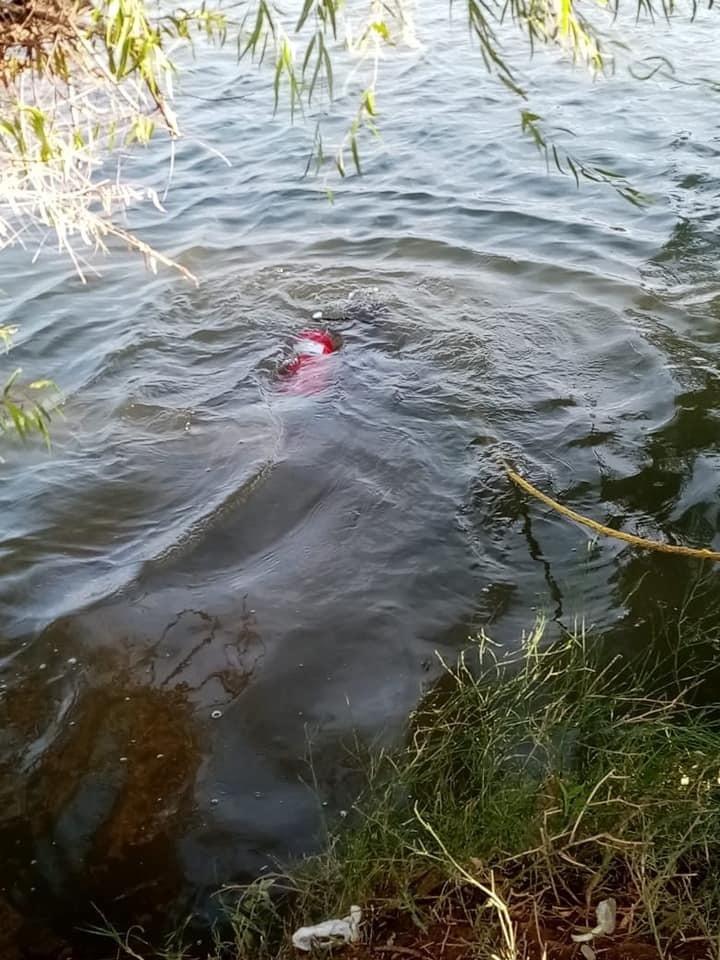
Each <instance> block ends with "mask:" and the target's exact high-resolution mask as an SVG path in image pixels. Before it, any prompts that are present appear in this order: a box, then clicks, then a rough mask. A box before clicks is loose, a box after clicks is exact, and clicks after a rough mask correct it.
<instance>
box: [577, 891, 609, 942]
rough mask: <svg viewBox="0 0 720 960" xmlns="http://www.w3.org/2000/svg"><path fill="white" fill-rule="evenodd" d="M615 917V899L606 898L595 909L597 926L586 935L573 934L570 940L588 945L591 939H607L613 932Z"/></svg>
mask: <svg viewBox="0 0 720 960" xmlns="http://www.w3.org/2000/svg"><path fill="white" fill-rule="evenodd" d="M616 915H617V904H616V902H615V898H614V897H608V899H607V900H601V901H600V903H599V904H598V905H597V907H596V908H595V916H596V917H597V926H595V927H593V928H592V930H589V931H588V932H587V933H573V934H572V939H573V940H574V941H575V943H589V942H590V941H591V940H592V939H593V937H609V936H610V934H611V933H614V932H615V920H616Z"/></svg>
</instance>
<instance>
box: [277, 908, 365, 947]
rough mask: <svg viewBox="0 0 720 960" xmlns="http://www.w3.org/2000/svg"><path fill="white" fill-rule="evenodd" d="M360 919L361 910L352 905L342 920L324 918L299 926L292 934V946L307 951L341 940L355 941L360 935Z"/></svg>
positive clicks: (333, 944)
mask: <svg viewBox="0 0 720 960" xmlns="http://www.w3.org/2000/svg"><path fill="white" fill-rule="evenodd" d="M361 920H362V910H361V909H360V907H356V906H352V907H350V914H349V916H347V917H343V919H342V920H325V921H323V923H316V924H313V926H311V927H300V929H299V930H296V931H295V933H294V934H293V935H292V943H293V946H294V947H295V949H296V950H304V951H305V952H306V953H307V952H309V951H310V950H312V949H313V948H315V947H332V946H337V944H338V943H343V942H344V943H356V942H357V940H358V939H359V937H360V921H361Z"/></svg>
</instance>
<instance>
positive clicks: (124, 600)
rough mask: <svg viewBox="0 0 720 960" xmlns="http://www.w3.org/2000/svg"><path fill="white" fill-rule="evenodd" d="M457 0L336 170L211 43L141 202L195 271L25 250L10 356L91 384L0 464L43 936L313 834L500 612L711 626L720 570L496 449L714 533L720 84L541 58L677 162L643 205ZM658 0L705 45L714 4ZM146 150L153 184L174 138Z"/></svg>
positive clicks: (306, 844)
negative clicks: (586, 170) (557, 130)
mask: <svg viewBox="0 0 720 960" xmlns="http://www.w3.org/2000/svg"><path fill="white" fill-rule="evenodd" d="M425 6H426V7H428V9H430V10H432V9H433V5H427V4H426V5H425ZM438 17H439V14H438V13H437V9H436V12H435V13H434V14H427V15H423V16H420V17H419V33H420V37H421V39H422V37H423V36H425V37H426V38H427V37H429V36H432V37H433V38H434V39H433V43H432V44H431V45H429V46H428V47H427V48H426V49H424V50H418V51H414V52H410V53H406V54H403V55H401V56H399V57H398V58H397V60H395V61H394V62H392V63H389V64H387V70H386V71H385V72H384V74H383V77H384V79H383V80H382V81H381V85H380V91H379V103H380V106H381V108H382V110H383V113H384V116H383V119H382V135H383V139H382V141H381V142H379V143H378V144H375V145H371V146H369V147H367V153H366V171H365V175H364V176H363V177H362V178H357V177H349V178H348V179H347V180H346V181H344V182H339V181H337V180H334V179H333V180H331V181H330V186H332V188H333V190H334V193H335V199H334V203H330V202H329V201H328V199H327V196H326V191H325V183H324V181H323V180H322V179H320V180H318V179H310V178H307V179H305V178H303V176H302V174H303V171H304V168H305V162H306V159H307V152H308V149H309V145H310V142H311V139H312V129H311V127H308V126H305V127H303V126H296V127H294V128H291V127H290V126H289V125H288V123H287V122H286V120H285V119H284V118H282V117H280V116H278V117H276V118H272V116H271V93H270V91H269V81H268V78H267V76H265V77H264V78H263V77H260V78H258V76H257V74H256V73H254V72H253V71H252V70H251V69H250V68H249V67H242V68H238V66H237V65H236V64H235V63H234V61H233V60H232V58H231V57H230V56H229V55H227V56H226V55H221V56H215V55H214V56H213V58H212V61H211V62H210V63H208V62H205V61H203V62H202V63H198V65H197V66H195V67H191V68H189V70H188V72H187V74H186V75H185V78H184V81H183V86H182V89H181V91H180V96H179V106H180V110H181V113H182V114H183V115H184V117H185V122H186V125H187V126H188V127H189V129H190V130H191V132H192V134H193V139H192V140H191V141H189V142H188V143H186V144H184V145H182V146H181V147H180V148H179V150H178V155H177V158H176V164H175V171H174V175H173V181H172V184H171V190H170V193H169V195H168V199H167V207H168V213H167V216H165V217H160V215H158V214H154V215H152V216H151V215H149V214H145V213H142V214H138V216H137V219H136V223H137V226H138V227H139V228H141V229H143V230H144V231H145V234H144V235H145V236H146V237H147V238H148V239H150V240H151V241H152V242H153V243H156V244H157V245H158V246H160V247H161V248H163V249H169V250H171V251H172V252H174V253H175V254H176V255H177V256H178V257H179V258H180V260H181V261H182V262H183V263H185V264H186V265H187V266H189V267H190V268H191V269H192V270H194V271H195V272H196V273H197V274H198V275H199V276H200V277H201V278H202V281H203V282H202V284H201V286H200V288H199V289H198V290H195V289H193V288H191V287H190V286H188V285H187V284H186V283H184V282H183V281H182V280H180V279H178V278H177V277H175V276H174V275H172V274H170V273H169V272H165V273H162V274H161V275H160V276H158V277H151V276H149V275H146V274H144V273H143V271H142V268H141V266H140V265H139V264H138V263H137V262H135V261H133V260H130V259H128V258H127V257H126V256H125V255H124V254H120V255H119V256H118V257H117V258H115V260H114V261H113V263H112V264H109V265H108V267H107V269H105V270H104V272H103V276H102V277H100V278H94V277H91V278H90V282H89V283H88V284H87V285H86V286H83V285H82V284H81V283H80V282H79V281H78V280H77V278H76V277H74V276H73V274H72V270H71V268H69V267H68V265H67V264H65V263H63V262H61V261H59V260H54V259H52V258H49V259H47V260H45V261H43V260H42V258H41V260H40V263H39V264H38V265H30V264H29V262H28V259H27V258H24V257H22V256H20V255H19V254H16V253H14V254H13V255H12V256H7V255H4V258H3V264H4V270H3V279H2V289H3V291H4V298H3V300H2V301H1V302H0V322H10V323H13V324H16V325H18V326H19V327H20V334H19V337H18V346H17V348H16V350H15V352H14V354H13V356H12V357H11V358H10V360H12V361H13V364H12V365H13V366H14V365H20V366H23V367H24V369H25V371H26V372H27V373H30V374H31V375H37V376H39V375H40V374H42V375H47V376H50V377H53V378H54V379H55V380H56V381H57V382H58V383H59V384H60V385H61V386H62V388H63V390H64V392H65V395H66V398H67V402H66V404H65V408H64V418H63V419H57V420H56V422H55V425H54V448H53V451H52V454H51V455H48V454H47V453H46V452H45V451H44V450H43V449H41V448H40V447H39V446H29V447H22V446H21V445H13V444H5V446H4V447H3V455H4V457H5V462H4V463H3V464H2V465H1V466H0V471H1V473H2V484H1V485H0V500H1V501H2V505H1V507H0V509H1V510H2V517H3V530H2V534H3V536H2V542H1V543H0V573H1V574H2V579H1V580H0V603H1V605H2V606H1V608H0V609H1V616H2V621H1V623H0V630H1V633H0V801H1V802H0V852H1V856H2V862H3V875H2V878H0V917H2V915H3V911H5V915H6V916H7V918H8V920H7V926H6V929H10V928H11V927H12V928H13V929H16V930H17V931H18V932H17V935H16V939H17V942H20V941H22V943H23V944H24V947H23V948H24V949H27V950H30V951H34V953H35V955H37V954H41V953H43V952H45V953H48V952H52V949H54V945H55V944H56V941H55V940H54V939H53V937H54V936H59V937H68V936H71V937H73V936H74V937H80V935H79V934H72V933H71V931H73V930H74V929H75V928H76V927H77V926H78V925H86V924H87V923H89V922H93V921H94V920H96V919H97V915H96V914H95V913H93V909H92V907H91V906H90V903H91V902H92V903H94V904H95V905H97V907H98V908H100V909H102V911H103V912H104V913H105V914H106V915H107V917H108V918H109V919H111V920H113V921H114V922H115V923H117V924H118V925H119V926H122V925H123V924H126V923H128V922H129V921H130V920H140V921H142V922H145V923H149V924H152V923H153V921H154V919H155V918H156V917H157V916H158V915H159V916H168V915H169V912H170V913H172V910H173V909H175V910H177V911H183V910H185V909H188V908H189V907H190V906H195V907H196V908H197V909H199V910H201V911H203V910H211V909H212V907H211V903H212V901H211V900H210V895H211V894H212V892H213V891H214V890H216V889H217V887H218V886H219V885H220V884H222V883H224V882H229V881H235V880H242V879H246V878H248V877H252V876H256V875H257V874H258V873H259V872H261V871H263V870H265V869H268V868H270V869H271V868H273V867H274V865H275V864H276V862H278V861H279V862H286V861H287V860H288V859H289V858H291V857H293V856H296V855H299V854H302V853H303V852H305V851H308V850H312V849H316V848H317V846H318V844H320V843H322V838H323V835H324V834H323V831H324V824H325V820H326V817H330V818H332V817H333V816H334V815H336V814H337V812H338V811H339V810H340V809H341V808H342V807H343V806H344V805H346V804H347V803H348V802H349V800H350V799H351V797H352V795H353V790H354V789H355V786H356V782H355V779H354V775H353V771H354V770H355V768H356V760H355V756H354V754H355V753H356V752H357V750H359V749H361V748H362V747H364V746H366V745H367V744H370V743H377V742H392V741H393V740H394V739H396V738H397V737H398V735H399V733H400V731H401V729H402V724H403V721H404V719H405V718H406V716H407V713H408V712H409V711H410V710H411V709H412V708H413V707H414V706H415V705H416V704H417V703H418V701H419V699H420V697H421V696H422V692H423V690H424V689H426V688H427V686H428V684H430V683H432V681H433V679H434V678H436V677H437V676H438V673H439V670H440V668H439V665H438V661H437V659H436V657H435V652H436V651H438V652H440V653H441V654H442V655H444V656H446V657H450V658H452V657H453V656H454V655H455V654H456V652H457V651H458V650H460V649H461V648H462V646H463V644H464V643H465V642H466V638H467V637H468V636H469V635H470V634H472V633H474V632H477V631H478V630H479V629H481V628H485V629H486V630H488V631H489V632H490V634H491V635H492V636H493V637H494V638H495V639H496V640H497V641H498V642H499V643H501V644H504V645H511V644H516V643H517V642H518V639H519V637H520V635H521V632H522V630H523V629H527V628H528V627H529V626H530V625H531V624H532V623H533V620H534V618H535V617H536V615H537V613H538V612H542V613H544V614H545V615H546V616H547V618H548V619H549V621H550V629H551V630H552V629H562V628H572V627H573V626H574V625H575V624H576V623H579V622H584V623H585V624H586V625H587V626H588V627H593V628H594V629H595V630H596V632H597V635H598V636H599V635H600V634H602V635H603V636H604V637H605V638H607V642H611V643H614V644H618V645H622V646H624V647H626V648H631V649H642V648H643V647H644V646H647V645H648V644H652V643H654V642H656V638H657V636H658V630H660V629H662V628H665V629H666V632H667V629H668V628H669V629H670V630H672V629H674V628H675V627H676V625H677V624H678V623H680V622H681V621H683V622H684V623H685V624H694V625H700V626H703V629H706V630H707V631H708V633H709V635H712V632H713V630H715V629H716V623H717V618H716V615H715V611H716V610H717V600H718V598H719V597H720V591H718V588H717V585H716V582H717V581H716V579H715V574H714V573H713V572H712V571H710V570H707V569H705V570H703V569H702V568H701V567H700V565H699V564H697V563H694V562H691V561H687V560H681V559H677V558H673V557H665V556H660V555H653V554H642V553H638V552H636V551H634V550H632V549H630V548H628V547H627V545H625V544H623V543H620V542H617V541H613V540H603V541H601V542H595V541H594V540H591V539H590V538H589V536H588V532H587V531H584V530H582V529H578V528H576V527H575V526H573V525H571V524H569V523H568V522H567V521H566V520H564V519H563V518H561V517H559V516H557V515H555V514H553V513H551V512H549V511H548V510H546V509H545V508H543V507H542V506H540V505H538V504H534V503H529V502H528V501H527V499H526V498H525V497H523V496H522V495H520V494H519V493H518V492H517V491H515V490H513V489H512V488H511V487H510V485H509V483H508V481H507V479H506V478H505V476H504V474H503V471H502V468H501V466H500V463H499V461H500V459H501V458H503V457H504V458H508V459H510V460H511V461H512V462H513V463H515V464H518V465H520V466H521V467H522V468H523V470H524V471H525V472H526V473H527V475H528V476H529V477H530V478H531V479H532V480H533V482H535V483H536V484H537V485H538V486H540V487H541V488H542V489H543V490H545V491H546V492H548V493H550V494H551V495H554V496H556V497H557V498H559V499H560V500H562V501H563V502H564V503H567V504H568V505H570V506H572V507H574V508H575V509H577V510H579V511H580V512H583V513H586V514H589V515H591V516H593V517H595V518H597V519H599V520H601V521H603V522H606V523H610V524H613V525H617V526H620V527H622V528H624V529H626V530H629V531H632V532H636V533H639V534H640V535H642V536H647V537H651V538H656V539H664V540H669V541H672V542H680V543H688V544H693V545H698V546H714V547H715V549H718V548H719V547H720V536H718V507H719V503H720V501H719V500H718V463H719V459H720V366H719V360H720V350H719V344H720V336H719V335H718V320H719V318H720V270H719V269H718V258H717V227H718V210H720V206H719V200H718V194H719V188H720V177H719V174H718V168H717V165H718V156H719V154H720V137H719V135H718V130H717V127H716V121H715V116H716V110H715V105H714V103H713V101H712V97H711V94H710V93H709V92H707V91H705V90H702V89H700V88H698V87H697V86H689V85H687V84H684V83H681V82H679V80H673V79H668V78H663V77H660V76H657V77H655V78H654V79H652V80H649V81H647V82H645V83H644V84H637V83H635V82H633V81H631V80H630V79H629V78H628V77H627V75H626V74H625V73H624V72H619V73H618V75H617V76H615V77H614V78H613V79H611V80H610V81H608V82H607V83H601V82H593V80H592V79H591V78H589V77H586V76H585V75H584V74H583V73H582V71H579V70H575V71H573V70H572V69H571V68H569V67H563V66H558V65H557V63H556V62H555V59H556V58H555V57H554V56H550V55H549V56H538V57H537V58H536V59H535V60H533V62H532V63H530V64H528V66H527V73H528V75H530V76H532V78H533V79H534V81H535V82H536V83H537V85H538V91H539V92H538V94H537V102H533V103H532V106H533V108H534V109H536V111H537V112H538V113H543V114H544V115H545V116H546V117H547V118H548V119H549V120H551V121H552V123H554V124H555V125H556V126H561V127H569V128H571V129H572V130H574V131H575V137H574V138H573V139H572V140H571V141H570V140H567V139H566V140H565V141H564V142H566V143H567V144H569V145H570V146H571V147H572V151H573V152H574V153H575V154H576V155H577V156H580V157H583V158H584V159H587V160H591V161H594V162H596V163H599V164H600V165H601V166H612V167H614V168H617V169H619V170H621V171H622V172H623V173H625V174H626V175H627V176H628V177H629V178H630V180H631V181H632V182H633V185H634V186H636V187H638V188H639V189H641V190H644V191H646V192H648V193H650V194H652V196H653V198H654V202H653V203H652V204H651V205H650V206H648V207H646V208H644V209H636V208H634V207H632V206H630V205H629V204H628V203H626V202H625V201H623V200H622V199H621V198H620V197H618V196H617V195H616V194H615V193H614V192H613V191H612V190H610V189H608V188H607V187H600V186H593V185H591V184H587V185H584V186H583V188H582V189H581V190H580V191H577V190H576V189H575V186H574V183H573V182H572V181H571V180H569V179H567V178H562V177H560V176H558V175H553V174H548V173H547V172H546V170H545V166H544V163H543V161H542V160H541V158H540V157H539V155H538V154H537V153H536V151H535V150H534V148H533V146H532V145H531V144H530V143H529V142H528V141H527V140H526V139H522V138H521V137H520V135H519V122H518V108H517V103H515V102H513V101H512V98H511V97H510V95H509V94H506V93H505V92H503V91H502V88H500V87H499V85H498V84H496V83H493V82H491V81H490V80H488V78H487V77H486V75H485V73H484V71H483V69H482V64H481V62H480V60H479V57H478V55H477V54H474V55H473V54H471V53H470V52H469V50H468V47H467V45H466V43H465V32H464V28H463V27H462V25H460V24H458V25H456V26H455V28H453V29H451V28H449V27H447V26H441V25H440V21H437V22H435V21H436V20H437V18H438ZM442 23H443V24H444V23H445V21H444V20H443V21H442ZM423 31H424V33H423ZM637 36H638V40H639V43H640V47H641V48H642V43H644V41H645V39H648V38H652V43H653V45H654V46H655V47H657V48H659V49H661V50H662V51H663V52H664V53H666V54H668V55H670V56H671V57H672V59H673V61H674V62H675V64H676V66H677V68H678V71H679V75H680V76H684V77H686V78H687V77H689V76H703V75H710V74H711V73H712V69H713V66H714V58H715V56H716V54H715V51H716V49H717V39H718V28H717V23H716V19H715V18H714V11H710V12H709V13H708V14H706V15H705V16H704V17H701V18H700V20H699V22H697V23H695V24H694V25H687V24H684V25H683V24H681V23H676V24H675V25H674V26H673V28H672V30H670V29H669V28H667V27H666V26H663V25H658V26H656V27H655V28H647V29H645V28H643V30H641V31H639V32H638V34H637ZM458 51H462V55H461V56H459V55H458ZM209 148H214V149H221V150H222V151H223V152H224V153H225V154H226V156H227V157H228V159H229V160H230V161H231V162H232V166H229V167H228V166H227V165H225V164H224V163H223V162H222V161H221V160H220V159H219V158H218V157H217V156H216V155H215V154H214V153H213V152H212V150H211V149H209ZM137 169H138V171H139V172H140V173H143V174H145V175H147V176H149V177H150V178H154V179H155V181H156V183H157V184H158V186H159V187H161V188H162V186H163V184H164V178H165V177H166V174H167V166H166V164H165V162H164V157H162V156H159V154H158V153H157V152H156V153H153V154H148V155H147V156H146V157H143V158H141V159H140V160H139V161H138V164H137ZM358 292H359V293H358ZM368 292H369V295H371V296H372V298H373V299H375V300H378V301H381V302H382V303H383V304H384V309H383V310H382V311H378V312H377V313H376V314H375V315H374V316H373V317H372V318H370V322H366V321H367V318H365V319H362V318H357V317H355V318H353V317H352V316H351V317H350V318H349V319H346V320H340V321H333V327H334V329H336V330H337V331H338V332H339V333H340V334H341V336H342V338H343V345H342V349H341V350H340V351H339V352H338V353H337V354H334V355H333V356H332V357H329V358H327V362H326V366H325V367H323V380H322V382H319V383H316V384H315V385H314V388H313V389H312V390H309V391H308V390H306V391H294V390H288V389H282V388H281V387H280V386H279V384H278V380H277V377H276V373H275V371H276V369H277V365H278V364H279V363H280V362H281V361H282V360H283V359H284V358H287V356H288V355H289V353H290V351H291V349H292V343H293V337H294V335H295V334H297V332H298V331H300V330H302V329H303V328H304V327H307V326H308V324H309V323H310V322H311V320H310V318H311V317H312V314H313V313H314V312H315V311H316V310H319V309H324V308H325V309H326V308H327V307H328V305H330V304H333V303H336V302H337V301H342V300H344V299H345V298H348V297H351V296H355V297H357V296H363V295H365V294H368ZM0 922H3V921H0ZM43 938H45V939H43ZM80 939H82V938H81V937H80ZM86 939H87V938H86ZM83 943H84V944H85V941H83ZM81 949H88V950H89V949H90V947H88V946H87V945H85V946H83V947H82V948H81Z"/></svg>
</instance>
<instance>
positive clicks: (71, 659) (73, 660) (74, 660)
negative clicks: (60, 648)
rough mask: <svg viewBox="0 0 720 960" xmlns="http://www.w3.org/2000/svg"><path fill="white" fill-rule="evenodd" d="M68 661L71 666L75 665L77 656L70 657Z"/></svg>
mask: <svg viewBox="0 0 720 960" xmlns="http://www.w3.org/2000/svg"><path fill="white" fill-rule="evenodd" d="M68 663H69V664H70V666H71V667H74V666H75V664H76V663H77V657H68Z"/></svg>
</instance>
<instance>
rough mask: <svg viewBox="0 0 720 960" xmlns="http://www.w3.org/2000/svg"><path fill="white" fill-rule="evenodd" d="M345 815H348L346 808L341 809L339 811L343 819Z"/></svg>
mask: <svg viewBox="0 0 720 960" xmlns="http://www.w3.org/2000/svg"><path fill="white" fill-rule="evenodd" d="M347 815H348V812H347V810H341V811H340V816H341V817H342V818H343V820H344V819H345V817H346V816H347Z"/></svg>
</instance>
